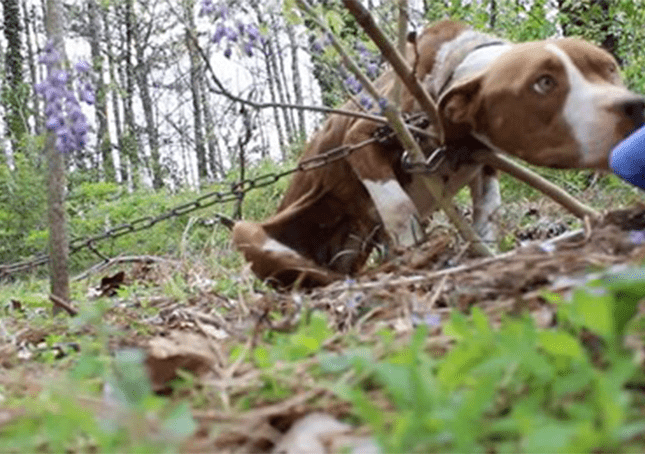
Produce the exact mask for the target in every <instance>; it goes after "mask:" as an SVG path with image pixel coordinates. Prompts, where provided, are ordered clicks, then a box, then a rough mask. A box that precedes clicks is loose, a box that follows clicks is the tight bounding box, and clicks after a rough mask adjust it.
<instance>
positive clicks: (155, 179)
mask: <svg viewBox="0 0 645 454" xmlns="http://www.w3.org/2000/svg"><path fill="white" fill-rule="evenodd" d="M134 30H135V32H136V27H135V28H134ZM135 41H136V44H135V48H136V53H137V71H136V73H137V77H136V79H137V83H138V85H139V96H140V98H141V104H142V106H143V116H144V118H145V120H146V134H147V136H148V146H149V147H150V160H151V165H150V173H152V187H153V188H155V189H161V188H162V187H163V176H162V168H161V160H160V156H159V133H158V132H157V125H156V122H155V115H154V110H153V109H154V108H153V102H152V96H150V88H149V86H148V72H149V66H148V62H147V61H146V59H145V55H144V51H145V47H146V43H147V42H148V40H147V39H141V37H140V36H137V39H136V40H135Z"/></svg>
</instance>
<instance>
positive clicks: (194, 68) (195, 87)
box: [185, 1, 208, 183]
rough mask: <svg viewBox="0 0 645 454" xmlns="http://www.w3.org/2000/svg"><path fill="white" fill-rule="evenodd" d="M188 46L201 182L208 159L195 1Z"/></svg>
mask: <svg viewBox="0 0 645 454" xmlns="http://www.w3.org/2000/svg"><path fill="white" fill-rule="evenodd" d="M185 34H186V46H187V47H188V57H189V58H190V92H191V95H192V102H193V128H194V134H195V154H196V157H197V175H198V178H199V182H200V183H201V181H203V180H206V179H207V178H208V160H207V159H206V147H205V146H204V129H203V128H204V126H203V122H202V105H201V101H202V96H201V83H202V79H203V78H202V71H201V59H200V56H199V53H198V52H197V50H196V49H195V43H194V42H193V39H192V37H193V36H196V28H195V20H194V18H193V2H192V1H189V2H187V4H186V30H185Z"/></svg>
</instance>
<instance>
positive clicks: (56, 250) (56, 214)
mask: <svg viewBox="0 0 645 454" xmlns="http://www.w3.org/2000/svg"><path fill="white" fill-rule="evenodd" d="M46 5H47V6H46V8H47V9H46V14H45V29H46V31H47V37H48V39H50V40H51V41H52V42H53V43H54V48H55V49H56V50H57V51H58V52H59V53H60V55H61V58H62V59H65V48H64V46H63V22H62V18H61V16H60V14H61V13H62V11H63V6H62V4H61V2H60V0H47V3H46ZM45 150H46V153H47V161H48V163H49V175H48V180H47V187H48V207H49V209H48V221H49V269H50V285H51V293H52V295H54V296H55V297H57V298H60V299H61V300H63V301H65V302H67V301H69V274H68V271H67V261H68V257H69V252H68V243H67V227H66V225H65V159H64V156H63V154H62V153H61V152H59V151H58V150H57V149H56V135H55V134H54V133H52V132H49V133H48V134H47V141H46V144H45ZM60 310H61V309H60V307H59V306H57V305H54V315H56V314H57V313H58V312H60Z"/></svg>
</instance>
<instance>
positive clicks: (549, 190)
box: [473, 151, 601, 220]
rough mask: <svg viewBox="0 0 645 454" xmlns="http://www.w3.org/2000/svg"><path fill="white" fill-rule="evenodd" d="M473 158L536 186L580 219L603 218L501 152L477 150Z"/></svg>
mask: <svg viewBox="0 0 645 454" xmlns="http://www.w3.org/2000/svg"><path fill="white" fill-rule="evenodd" d="M473 158H474V159H475V160H476V161H479V162H481V163H484V164H488V165H490V166H492V167H495V168H497V169H499V170H502V171H504V172H506V173H508V174H509V175H512V176H513V177H515V178H517V179H518V180H521V181H523V182H525V183H526V184H528V185H529V186H532V187H534V188H535V189H537V190H538V191H540V192H541V193H543V194H545V195H546V196H548V197H550V198H552V199H553V200H554V201H556V202H557V203H559V204H560V205H562V206H563V207H564V208H566V209H567V210H569V211H570V212H571V213H572V214H573V215H575V216H577V217H579V218H580V219H584V218H585V217H589V218H591V219H592V220H598V219H600V218H601V214H600V213H599V212H598V211H596V210H594V209H593V208H591V207H588V206H587V205H585V204H583V203H581V202H580V201H579V200H577V199H576V198H575V197H573V196H571V195H569V194H568V193H567V192H566V191H564V190H563V189H562V188H560V187H558V186H556V185H555V184H553V183H551V182H550V181H548V180H546V179H545V178H543V177H541V176H540V175H538V174H537V173H535V172H533V171H532V170H530V169H528V168H526V167H524V166H522V165H520V164H516V163H515V162H513V161H511V160H510V159H509V158H507V157H506V156H504V155H502V154H501V153H498V152H496V151H477V152H475V153H474V154H473Z"/></svg>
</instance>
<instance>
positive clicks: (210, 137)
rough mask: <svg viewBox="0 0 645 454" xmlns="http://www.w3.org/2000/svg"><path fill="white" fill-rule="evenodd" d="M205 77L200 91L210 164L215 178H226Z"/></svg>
mask: <svg viewBox="0 0 645 454" xmlns="http://www.w3.org/2000/svg"><path fill="white" fill-rule="evenodd" d="M203 83H204V79H203V78H200V93H201V95H202V99H201V105H202V106H203V109H204V130H205V131H206V148H207V150H208V166H209V167H210V169H211V174H212V176H213V180H218V179H219V178H220V177H221V178H224V166H223V163H222V158H221V153H220V152H219V146H218V144H217V139H216V138H215V134H214V132H215V124H214V123H213V116H212V115H211V109H210V106H209V103H208V95H207V93H206V90H205V89H204V86H203Z"/></svg>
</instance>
